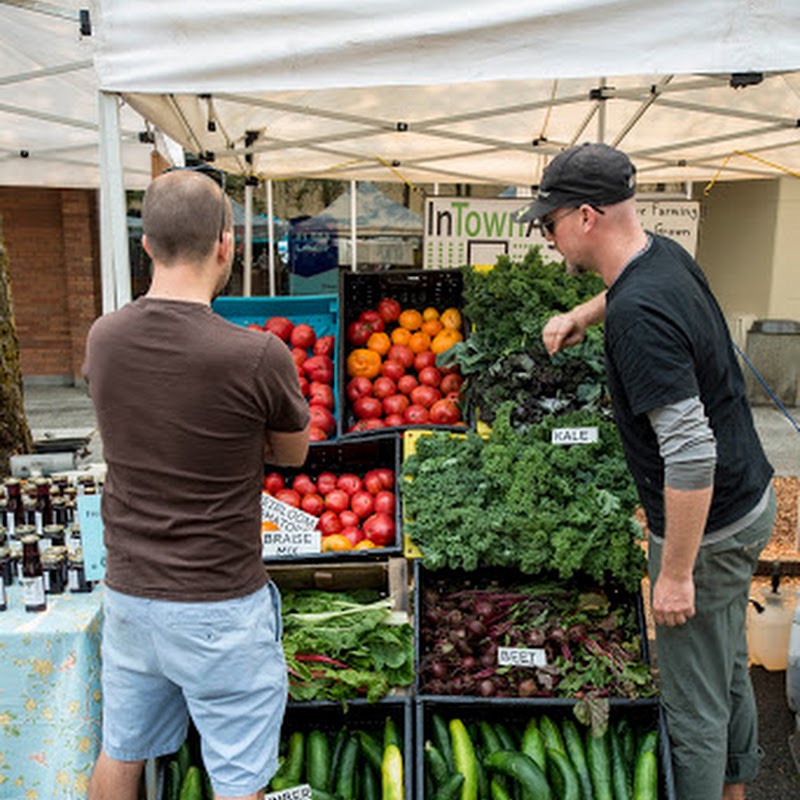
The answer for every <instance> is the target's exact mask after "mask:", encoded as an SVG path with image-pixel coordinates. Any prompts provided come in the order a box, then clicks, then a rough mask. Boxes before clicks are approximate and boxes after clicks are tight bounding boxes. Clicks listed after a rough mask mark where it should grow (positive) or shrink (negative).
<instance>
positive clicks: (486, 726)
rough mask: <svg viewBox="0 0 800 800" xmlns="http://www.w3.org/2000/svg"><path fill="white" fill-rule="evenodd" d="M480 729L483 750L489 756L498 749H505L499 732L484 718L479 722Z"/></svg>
mask: <svg viewBox="0 0 800 800" xmlns="http://www.w3.org/2000/svg"><path fill="white" fill-rule="evenodd" d="M478 731H479V732H480V736H481V743H482V744H483V750H484V752H485V753H486V755H487V756H488V755H490V754H491V753H494V752H495V751H496V750H503V749H504V748H503V747H502V746H501V744H500V738H499V737H498V735H497V732H496V731H495V729H494V728H493V727H492V726H491V724H490V723H488V722H487V721H486V720H485V719H482V720H481V721H480V722H479V723H478Z"/></svg>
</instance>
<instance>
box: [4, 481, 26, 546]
mask: <svg viewBox="0 0 800 800" xmlns="http://www.w3.org/2000/svg"><path fill="white" fill-rule="evenodd" d="M3 487H4V488H5V492H6V510H5V519H4V523H5V526H6V530H8V534H9V536H13V535H14V532H15V531H16V528H17V525H24V524H25V505H24V503H23V498H22V481H20V480H19V478H8V479H7V480H6V481H5V482H4V484H3Z"/></svg>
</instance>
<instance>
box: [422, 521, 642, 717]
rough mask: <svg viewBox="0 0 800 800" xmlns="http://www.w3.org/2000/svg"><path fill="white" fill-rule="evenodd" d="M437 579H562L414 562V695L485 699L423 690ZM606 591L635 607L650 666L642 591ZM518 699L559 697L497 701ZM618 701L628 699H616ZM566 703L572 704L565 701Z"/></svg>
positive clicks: (463, 582) (503, 582) (460, 582)
mask: <svg viewBox="0 0 800 800" xmlns="http://www.w3.org/2000/svg"><path fill="white" fill-rule="evenodd" d="M476 535H480V533H479V532H476ZM437 578H446V579H448V580H449V581H450V582H451V583H452V584H453V586H462V587H466V586H467V585H468V584H469V585H472V586H474V587H476V586H482V585H484V584H485V583H487V582H488V581H490V580H494V581H497V582H498V583H499V585H500V586H509V585H512V584H520V583H534V582H535V581H542V580H544V581H548V580H550V579H553V580H559V579H558V578H557V577H554V576H535V575H526V574H525V573H522V572H520V571H519V570H516V569H512V568H499V567H487V568H481V569H478V570H476V571H475V572H465V571H463V570H438V571H435V572H434V571H431V570H428V569H426V568H425V566H424V564H423V562H422V559H416V560H415V561H414V592H415V601H414V636H415V645H414V654H415V658H416V665H415V682H414V693H415V695H418V696H431V697H433V696H435V697H437V698H446V699H448V700H449V699H453V698H455V699H458V698H461V699H475V700H479V699H482V698H480V697H479V696H478V695H477V694H476V693H474V692H472V693H465V694H464V695H440V694H435V695H434V694H432V693H430V692H426V691H424V689H425V686H424V685H423V683H422V681H421V677H422V674H423V668H424V659H425V657H426V655H427V653H428V649H429V648H428V642H426V641H425V638H424V630H425V625H424V622H423V615H424V614H425V611H426V602H425V591H426V589H427V588H428V587H429V586H430V584H431V582H432V581H433V580H435V579H437ZM570 587H571V588H574V589H575V594H576V596H577V594H578V591H579V589H580V584H579V583H578V582H576V581H574V580H573V581H570ZM587 588H588V587H587ZM603 590H604V592H605V593H606V596H607V597H608V599H609V600H610V601H611V603H612V605H616V606H628V607H630V606H631V605H632V606H633V607H634V610H635V614H636V621H637V625H638V634H639V637H638V638H639V647H640V653H641V660H642V661H643V662H644V663H646V664H647V663H649V658H650V654H649V649H648V643H647V625H646V621H645V616H644V605H643V602H642V595H641V592H637V593H633V594H631V593H629V592H626V591H624V590H622V589H617V588H614V587H609V586H604V587H603ZM521 646H524V645H521ZM487 699H495V698H487ZM517 699H523V700H543V701H550V700H554V699H557V698H549V697H531V698H518V697H497V698H496V700H497V702H505V701H507V700H517ZM615 699H619V700H625V698H615ZM559 701H560V699H559ZM566 702H570V701H569V700H566Z"/></svg>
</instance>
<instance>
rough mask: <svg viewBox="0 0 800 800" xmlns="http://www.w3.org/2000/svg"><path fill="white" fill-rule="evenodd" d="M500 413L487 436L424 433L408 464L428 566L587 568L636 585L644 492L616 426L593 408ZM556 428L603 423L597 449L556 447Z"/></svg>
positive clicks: (409, 509)
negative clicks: (542, 416)
mask: <svg viewBox="0 0 800 800" xmlns="http://www.w3.org/2000/svg"><path fill="white" fill-rule="evenodd" d="M511 405H512V404H510V403H506V404H504V405H503V406H501V408H500V409H499V410H498V414H497V416H496V418H495V425H494V427H493V429H492V432H491V434H490V436H489V438H488V440H486V441H484V440H483V439H482V438H481V437H480V436H478V435H477V434H476V433H474V432H468V433H467V434H466V436H464V437H463V438H461V437H458V438H456V437H452V436H450V435H448V434H447V433H444V432H441V431H439V432H434V433H433V434H432V435H431V436H421V437H419V439H418V440H417V445H416V453H415V454H414V455H413V456H411V457H410V458H408V459H407V460H406V462H405V463H404V465H403V473H404V476H405V478H406V480H405V481H403V482H402V483H401V486H400V488H401V492H402V497H403V504H404V514H405V517H406V520H407V521H406V528H405V529H406V531H407V532H408V534H409V535H410V537H411V538H412V540H413V541H414V542H415V543H416V544H417V545H418V546H419V547H420V549H421V550H422V553H423V558H424V563H425V566H426V567H428V568H429V569H432V570H435V569H442V568H444V567H449V568H451V569H465V570H468V571H472V570H475V569H476V568H477V567H479V566H514V567H518V568H519V569H520V570H521V571H522V572H525V573H528V574H537V573H545V572H548V571H553V570H555V571H557V573H558V574H559V576H560V577H562V578H568V577H570V576H572V575H575V574H580V573H583V574H585V575H588V576H590V577H592V578H593V579H595V580H597V581H601V582H602V581H606V580H611V579H613V580H615V581H618V582H620V583H622V584H623V585H624V586H625V587H626V588H627V589H629V590H631V591H636V590H638V586H639V581H640V580H641V578H642V575H643V571H644V555H643V552H642V549H641V547H640V545H639V543H638V541H637V538H638V536H639V535H640V530H639V527H638V525H637V524H636V523H635V521H634V520H633V512H634V509H635V507H636V502H637V496H636V492H635V489H634V487H633V483H632V481H631V479H630V474H629V472H628V470H627V467H626V465H625V461H624V458H623V455H622V445H621V443H620V440H619V435H618V433H617V430H616V427H615V426H614V425H613V423H611V422H609V421H607V420H605V419H603V418H602V417H601V416H599V415H596V414H595V415H592V414H590V413H588V412H576V413H573V414H567V415H564V416H562V417H558V418H557V419H554V418H548V419H546V420H545V421H543V422H541V423H539V424H538V425H530V426H526V427H524V428H518V427H514V426H512V424H511V420H510V417H511V410H512V408H511ZM556 425H558V426H564V427H582V426H586V425H596V426H597V427H598V429H599V442H598V443H597V444H595V445H572V446H566V447H563V446H555V445H552V444H551V443H550V435H551V431H552V429H553V427H555V426H556Z"/></svg>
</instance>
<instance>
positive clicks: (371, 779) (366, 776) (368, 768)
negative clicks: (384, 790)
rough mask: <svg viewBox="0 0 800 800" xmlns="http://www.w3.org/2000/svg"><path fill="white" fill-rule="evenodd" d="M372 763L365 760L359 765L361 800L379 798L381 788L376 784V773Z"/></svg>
mask: <svg viewBox="0 0 800 800" xmlns="http://www.w3.org/2000/svg"><path fill="white" fill-rule="evenodd" d="M379 774H380V771H378V772H375V770H374V769H373V768H372V765H371V764H370V763H368V762H367V761H365V762H363V763H362V765H361V800H381V789H380V786H379V785H378V777H377V776H378V775H379Z"/></svg>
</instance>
